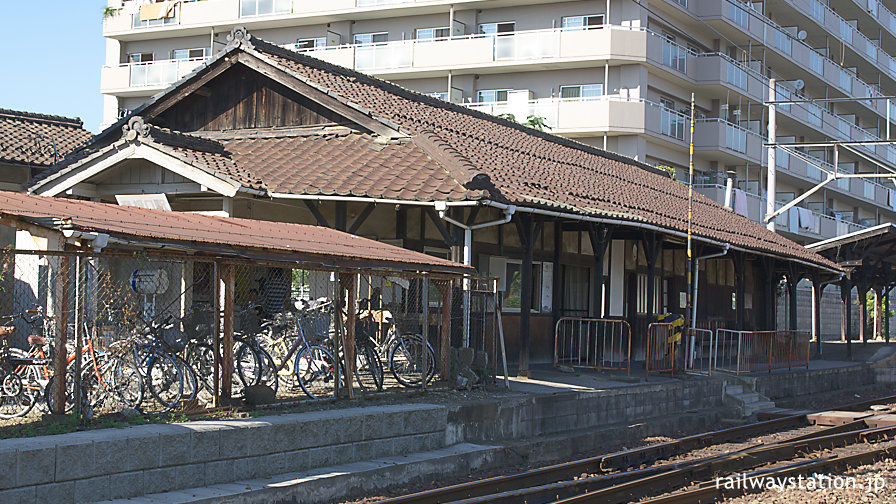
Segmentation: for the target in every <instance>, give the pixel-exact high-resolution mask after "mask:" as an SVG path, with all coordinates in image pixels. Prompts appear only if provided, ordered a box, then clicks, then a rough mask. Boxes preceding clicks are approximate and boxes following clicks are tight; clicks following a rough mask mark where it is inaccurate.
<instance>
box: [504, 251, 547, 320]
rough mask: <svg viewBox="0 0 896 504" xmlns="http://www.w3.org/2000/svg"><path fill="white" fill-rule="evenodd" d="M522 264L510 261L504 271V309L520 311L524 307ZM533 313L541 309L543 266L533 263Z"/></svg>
mask: <svg viewBox="0 0 896 504" xmlns="http://www.w3.org/2000/svg"><path fill="white" fill-rule="evenodd" d="M522 280H523V274H522V263H521V262H519V261H513V260H510V259H508V260H507V264H506V266H505V270H504V308H508V309H511V310H519V309H520V307H521V306H522V285H523V282H522ZM531 302H532V305H531V306H532V311H539V309H540V308H541V264H540V263H532V296H531Z"/></svg>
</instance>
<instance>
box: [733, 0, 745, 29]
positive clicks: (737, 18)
mask: <svg viewBox="0 0 896 504" xmlns="http://www.w3.org/2000/svg"><path fill="white" fill-rule="evenodd" d="M728 17H729V18H731V20H732V21H734V23H735V24H737V25H738V26H740V27H741V28H745V29H746V28H749V27H750V14H749V13H748V12H747V9H746V7H745V6H744V5H743V4H742V3H740V2H739V1H738V0H729V1H728Z"/></svg>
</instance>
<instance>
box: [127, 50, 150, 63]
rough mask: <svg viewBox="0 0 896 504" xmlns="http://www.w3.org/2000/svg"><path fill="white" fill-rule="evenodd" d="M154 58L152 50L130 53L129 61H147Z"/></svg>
mask: <svg viewBox="0 0 896 504" xmlns="http://www.w3.org/2000/svg"><path fill="white" fill-rule="evenodd" d="M152 60H153V57H152V53H151V52H143V53H130V54H128V63H147V62H149V61H152Z"/></svg>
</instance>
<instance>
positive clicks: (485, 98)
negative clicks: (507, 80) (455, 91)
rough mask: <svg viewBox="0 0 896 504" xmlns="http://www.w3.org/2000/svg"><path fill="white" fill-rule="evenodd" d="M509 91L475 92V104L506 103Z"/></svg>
mask: <svg viewBox="0 0 896 504" xmlns="http://www.w3.org/2000/svg"><path fill="white" fill-rule="evenodd" d="M508 91H510V90H509V89H483V90H481V91H476V102H477V103H495V102H506V101H507V92H508Z"/></svg>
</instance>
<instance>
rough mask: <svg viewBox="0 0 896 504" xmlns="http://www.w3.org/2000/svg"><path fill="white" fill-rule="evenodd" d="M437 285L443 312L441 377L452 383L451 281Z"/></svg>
mask: <svg viewBox="0 0 896 504" xmlns="http://www.w3.org/2000/svg"><path fill="white" fill-rule="evenodd" d="M436 282H438V283H437V284H436V285H437V286H438V291H439V294H440V296H441V298H442V299H441V300H440V301H441V302H442V312H441V319H442V320H441V322H442V323H441V325H440V326H439V376H440V377H441V378H442V380H445V381H446V382H447V381H450V380H451V376H449V373H450V372H451V281H450V280H437V281H436ZM424 355H425V352H424Z"/></svg>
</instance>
